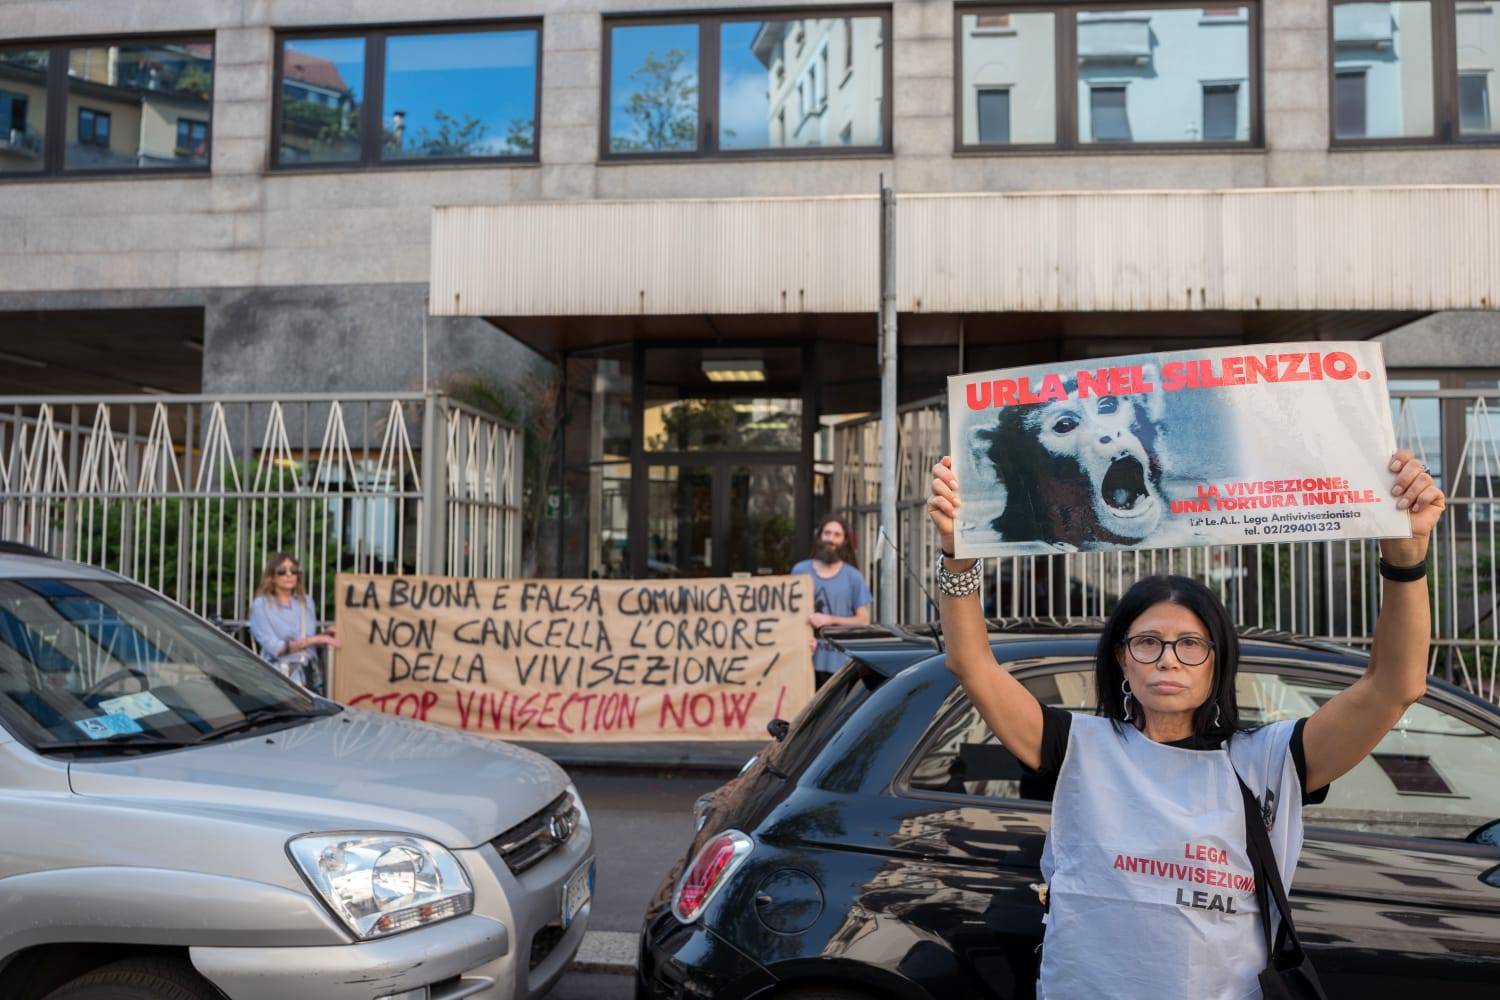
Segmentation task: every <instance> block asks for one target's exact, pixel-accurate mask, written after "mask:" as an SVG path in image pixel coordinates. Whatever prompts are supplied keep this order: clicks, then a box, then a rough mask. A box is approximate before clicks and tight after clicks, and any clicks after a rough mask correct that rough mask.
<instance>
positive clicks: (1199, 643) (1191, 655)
mask: <svg viewBox="0 0 1500 1000" xmlns="http://www.w3.org/2000/svg"><path fill="white" fill-rule="evenodd" d="M1168 646H1171V647H1172V653H1173V655H1175V656H1176V657H1177V662H1178V663H1180V664H1182V665H1183V666H1184V667H1196V666H1199V665H1200V664H1202V663H1203V662H1204V661H1205V660H1207V659H1208V654H1210V653H1212V652H1213V651H1214V644H1213V643H1211V642H1209V641H1208V640H1207V639H1200V638H1199V637H1198V636H1196V635H1185V636H1182V637H1180V638H1177V639H1171V640H1167V639H1160V638H1158V637H1156V636H1154V635H1132V636H1130V637H1128V638H1126V639H1125V647H1126V648H1127V649H1129V650H1130V655H1131V656H1132V657H1134V658H1135V660H1136V662H1137V663H1155V662H1156V661H1157V660H1160V659H1161V657H1162V654H1163V653H1165V652H1166V651H1167V647H1168Z"/></svg>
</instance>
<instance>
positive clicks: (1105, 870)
mask: <svg viewBox="0 0 1500 1000" xmlns="http://www.w3.org/2000/svg"><path fill="white" fill-rule="evenodd" d="M1295 725H1296V723H1295V722H1294V721H1285V722H1277V723H1273V724H1271V725H1269V726H1264V727H1262V728H1260V729H1258V730H1255V731H1254V732H1251V733H1239V734H1236V735H1235V737H1234V738H1233V739H1232V740H1231V741H1230V746H1231V749H1230V750H1229V751H1228V752H1226V751H1224V750H1184V749H1181V748H1179V747H1171V746H1166V745H1164V744H1161V743H1154V742H1152V741H1151V740H1149V739H1147V738H1146V737H1145V736H1143V735H1141V733H1140V732H1138V731H1137V730H1136V729H1135V728H1134V727H1133V726H1130V725H1124V726H1122V727H1121V731H1120V732H1116V730H1115V727H1114V726H1113V725H1112V724H1111V723H1110V721H1109V720H1108V719H1103V718H1100V717H1098V716H1091V715H1079V714H1075V715H1074V716H1073V721H1072V725H1071V726H1070V727H1069V732H1068V749H1067V754H1066V756H1064V758H1063V765H1062V770H1061V771H1060V772H1059V773H1058V778H1057V791H1056V793H1055V795H1054V797H1053V803H1052V829H1051V831H1050V832H1049V833H1048V835H1047V842H1046V844H1045V846H1044V847H1043V848H1042V875H1043V877H1044V878H1045V879H1046V880H1047V884H1048V903H1049V908H1048V913H1047V916H1046V917H1045V918H1044V919H1045V922H1046V925H1047V930H1046V937H1045V940H1044V941H1043V944H1042V971H1041V979H1040V982H1039V983H1038V984H1037V997H1038V998H1046V1000H1092V998H1100V997H1110V998H1118V1000H1132V998H1140V1000H1171V998H1177V997H1181V998H1185V1000H1188V998H1190V1000H1241V998H1248V997H1259V996H1260V987H1259V986H1258V985H1257V977H1258V976H1259V975H1260V971H1261V970H1262V969H1263V968H1265V965H1266V946H1265V940H1264V938H1263V936H1262V932H1261V928H1260V923H1259V916H1258V910H1257V907H1256V903H1255V889H1254V881H1253V878H1252V876H1251V867H1250V858H1249V855H1248V853H1247V851H1246V845H1245V808H1244V801H1243V799H1242V798H1241V796H1240V790H1239V785H1238V783H1237V782H1236V780H1235V769H1236V768H1237V769H1238V770H1239V774H1240V776H1241V777H1243V778H1244V779H1245V783H1246V784H1247V785H1249V786H1250V790H1251V792H1253V793H1255V795H1256V796H1257V798H1259V799H1260V800H1261V802H1262V804H1263V805H1269V810H1268V811H1269V813H1270V814H1271V815H1273V816H1274V819H1275V825H1274V826H1273V827H1272V828H1271V830H1270V838H1271V846H1272V848H1273V849H1274V850H1275V852H1276V858H1277V861H1278V863H1279V864H1278V867H1280V869H1281V877H1282V881H1283V882H1284V883H1285V885H1286V887H1287V890H1288V891H1290V890H1291V885H1292V873H1293V871H1294V870H1295V869H1296V866H1297V855H1298V854H1299V853H1300V852H1301V850H1302V790H1301V788H1300V787H1299V785H1298V782H1297V772H1296V766H1295V765H1294V763H1293V761H1292V756H1291V752H1290V743H1291V736H1292V730H1293V728H1294V727H1295ZM1231 756H1232V757H1233V760H1234V764H1233V767H1231V765H1230V758H1231Z"/></svg>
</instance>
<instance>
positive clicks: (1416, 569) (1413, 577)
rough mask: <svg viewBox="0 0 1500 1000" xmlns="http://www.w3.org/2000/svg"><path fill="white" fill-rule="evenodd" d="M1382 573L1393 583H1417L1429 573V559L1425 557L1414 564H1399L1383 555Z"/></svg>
mask: <svg viewBox="0 0 1500 1000" xmlns="http://www.w3.org/2000/svg"><path fill="white" fill-rule="evenodd" d="M1380 575H1381V576H1383V577H1385V578H1386V579H1387V580H1390V581H1391V582H1393V583H1415V582H1417V581H1418V580H1420V579H1422V578H1423V577H1425V576H1426V575H1427V560H1426V559H1423V560H1422V561H1421V562H1419V563H1417V564H1416V565H1414V566H1397V565H1395V564H1394V563H1388V562H1386V561H1385V556H1381V557H1380Z"/></svg>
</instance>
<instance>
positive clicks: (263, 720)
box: [198, 705, 343, 743]
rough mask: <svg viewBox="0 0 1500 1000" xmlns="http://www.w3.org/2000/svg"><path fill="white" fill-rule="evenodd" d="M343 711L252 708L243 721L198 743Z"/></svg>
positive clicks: (211, 734)
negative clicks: (276, 723)
mask: <svg viewBox="0 0 1500 1000" xmlns="http://www.w3.org/2000/svg"><path fill="white" fill-rule="evenodd" d="M342 711H343V709H342V708H339V707H337V706H335V707H332V708H279V707H276V706H270V705H268V706H266V707H264V708H252V709H250V711H248V712H246V713H245V717H244V718H243V719H238V720H236V721H234V722H231V723H229V724H228V725H225V726H220V727H219V728H218V729H213V730H210V731H209V732H207V733H204V734H203V736H202V737H201V738H200V739H199V740H198V742H200V743H207V742H208V741H209V740H220V739H223V738H224V737H226V736H233V735H234V734H235V733H242V732H245V731H246V730H247V729H254V728H255V727H256V726H264V725H269V724H271V723H273V722H290V721H292V720H294V719H321V718H323V717H324V716H326V715H337V714H338V713H339V712H342Z"/></svg>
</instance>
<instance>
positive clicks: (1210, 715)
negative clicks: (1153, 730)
mask: <svg viewBox="0 0 1500 1000" xmlns="http://www.w3.org/2000/svg"><path fill="white" fill-rule="evenodd" d="M1164 601H1165V602H1167V603H1169V604H1176V605H1178V606H1180V607H1184V608H1187V609H1188V610H1189V611H1191V612H1192V613H1193V614H1195V615H1197V616H1198V619H1199V620H1200V621H1202V622H1203V625H1204V627H1205V628H1207V629H1208V638H1209V640H1210V641H1212V642H1213V644H1214V653H1213V664H1214V677H1213V683H1212V693H1211V694H1210V695H1209V697H1208V700H1207V701H1205V702H1204V703H1203V704H1202V705H1200V706H1198V710H1197V711H1196V712H1194V713H1193V735H1194V736H1198V737H1205V736H1213V737H1224V736H1228V735H1229V734H1230V733H1233V732H1234V731H1235V730H1237V729H1239V724H1240V707H1239V703H1238V702H1237V701H1236V700H1235V697H1234V676H1235V674H1236V673H1237V672H1238V670H1239V666H1240V642H1239V637H1238V636H1237V635H1236V634H1235V631H1234V623H1233V622H1231V621H1230V620H1229V612H1228V611H1227V610H1226V609H1225V608H1224V603H1223V602H1222V601H1220V600H1219V599H1218V598H1217V597H1215V596H1214V592H1213V591H1211V590H1209V589H1208V588H1207V587H1205V586H1203V584H1201V583H1199V582H1198V581H1197V580H1191V579H1189V578H1187V577H1185V576H1148V577H1146V578H1144V579H1142V580H1138V581H1136V583H1135V585H1134V586H1132V587H1131V588H1130V589H1129V590H1127V591H1125V596H1124V597H1121V598H1120V603H1119V604H1118V605H1117V606H1116V607H1115V610H1114V613H1113V614H1112V615H1110V616H1109V621H1108V622H1107V623H1106V624H1105V626H1104V632H1103V634H1101V635H1100V636H1099V648H1098V650H1096V651H1095V653H1094V688H1095V690H1096V691H1098V693H1099V708H1098V713H1099V714H1100V715H1102V716H1104V717H1105V718H1107V719H1109V720H1111V721H1112V722H1114V723H1115V724H1116V725H1117V726H1118V725H1119V724H1120V723H1121V722H1124V721H1125V692H1124V691H1123V690H1121V687H1120V685H1121V684H1122V683H1124V681H1125V672H1124V670H1123V669H1121V667H1120V661H1119V660H1118V659H1117V658H1116V653H1117V650H1118V649H1119V646H1120V644H1121V643H1122V642H1124V641H1125V637H1126V635H1128V634H1129V632H1130V626H1131V625H1133V624H1135V620H1136V619H1137V618H1139V617H1140V616H1141V615H1143V614H1145V613H1146V610H1147V609H1148V608H1150V607H1152V606H1153V605H1156V604H1161V603H1162V602H1164ZM1126 655H1129V654H1128V653H1127V654H1126ZM1215 705H1217V706H1218V709H1219V720H1218V725H1215V724H1214V706H1215ZM1131 715H1132V717H1133V718H1134V721H1135V725H1137V726H1139V725H1140V723H1141V711H1140V708H1139V702H1137V703H1136V707H1135V710H1134V711H1133V712H1132V713H1131Z"/></svg>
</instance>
